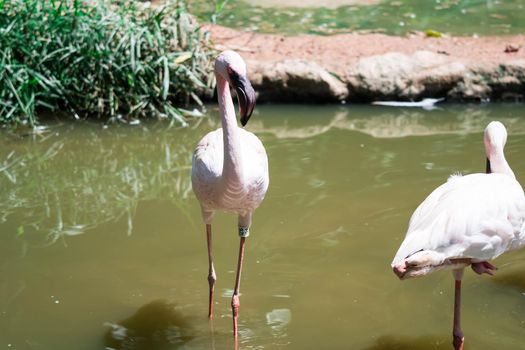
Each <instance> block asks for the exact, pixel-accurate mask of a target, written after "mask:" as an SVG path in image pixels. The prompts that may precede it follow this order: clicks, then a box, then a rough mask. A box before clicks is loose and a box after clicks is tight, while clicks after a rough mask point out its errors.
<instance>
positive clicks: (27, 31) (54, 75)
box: [0, 0, 214, 125]
mask: <svg viewBox="0 0 525 350" xmlns="http://www.w3.org/2000/svg"><path fill="white" fill-rule="evenodd" d="M140 6H142V5H141V4H140V3H139V4H138V5H137V4H136V2H135V1H130V0H120V1H111V2H108V1H103V0H91V1H80V0H57V1H49V0H0V123H2V124H10V123H14V124H29V125H35V124H37V123H38V116H39V115H41V112H46V111H51V112H56V111H63V112H65V113H66V114H67V115H70V116H73V117H75V118H77V119H81V118H88V117H89V118H93V117H95V118H101V119H104V120H108V119H109V120H111V119H119V120H128V121H129V120H133V119H136V118H169V119H171V120H172V121H177V122H179V123H180V124H182V125H185V124H186V121H185V118H186V117H187V115H188V114H191V113H190V112H189V111H187V110H185V109H182V108H181V107H182V106H186V105H188V104H190V103H196V104H199V105H202V104H201V102H200V99H199V96H202V95H203V94H204V93H205V92H208V93H209V91H211V90H212V89H213V84H214V80H213V75H212V71H213V69H212V60H213V56H214V52H213V50H212V49H211V48H210V46H209V45H208V38H207V33H206V32H204V31H203V30H201V29H200V27H199V26H198V24H197V23H196V21H195V20H194V17H193V16H192V15H191V14H189V13H188V12H187V11H186V4H185V1H183V0H171V1H168V2H167V3H166V4H165V5H164V6H161V7H158V8H154V9H152V8H140Z"/></svg>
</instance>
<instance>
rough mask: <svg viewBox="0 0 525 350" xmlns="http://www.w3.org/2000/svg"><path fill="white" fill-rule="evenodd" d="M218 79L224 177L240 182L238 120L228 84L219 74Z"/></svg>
mask: <svg viewBox="0 0 525 350" xmlns="http://www.w3.org/2000/svg"><path fill="white" fill-rule="evenodd" d="M216 77H217V94H218V99H219V112H220V115H221V124H222V137H223V142H224V163H223V167H222V175H223V177H224V178H227V179H228V180H240V179H241V178H242V164H241V163H242V158H241V142H240V140H239V128H238V126H237V119H236V118H235V108H234V106H233V100H232V96H231V93H230V87H229V84H228V82H227V81H226V80H225V79H224V78H222V77H221V76H220V75H219V74H217V75H216Z"/></svg>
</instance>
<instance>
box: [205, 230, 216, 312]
mask: <svg viewBox="0 0 525 350" xmlns="http://www.w3.org/2000/svg"><path fill="white" fill-rule="evenodd" d="M206 236H207V241H208V284H209V285H210V297H209V307H208V318H210V319H212V318H213V291H214V286H215V281H216V280H217V275H216V274H215V267H214V266H213V254H212V244H211V243H212V242H211V225H210V224H207V225H206Z"/></svg>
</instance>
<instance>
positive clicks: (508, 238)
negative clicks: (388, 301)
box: [392, 122, 525, 350]
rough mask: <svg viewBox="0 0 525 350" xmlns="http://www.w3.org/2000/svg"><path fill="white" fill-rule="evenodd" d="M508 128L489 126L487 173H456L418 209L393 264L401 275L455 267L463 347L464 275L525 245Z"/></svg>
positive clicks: (457, 338) (485, 269)
mask: <svg viewBox="0 0 525 350" xmlns="http://www.w3.org/2000/svg"><path fill="white" fill-rule="evenodd" d="M506 141H507V131H506V129H505V127H504V126H503V124H501V123H500V122H491V123H490V124H489V125H488V126H487V127H486V129H485V135H484V142H485V152H486V155H487V174H471V175H467V176H460V175H452V176H451V177H450V178H449V179H448V181H447V182H446V183H445V184H443V185H441V186H439V187H438V188H437V189H435V190H434V191H433V192H432V193H431V194H430V195H429V196H428V197H427V198H426V199H425V200H424V201H423V203H421V204H420V205H419V207H418V208H417V209H416V211H415V212H414V214H413V215H412V218H411V219H410V223H409V227H408V232H407V234H406V237H405V240H404V241H403V243H402V244H401V247H400V248H399V250H398V252H397V254H396V256H395V258H394V260H393V262H392V268H393V270H394V272H395V273H396V275H397V276H398V277H399V278H400V279H405V278H410V277H416V276H423V275H426V274H429V273H431V272H434V271H436V270H439V269H451V270H452V272H453V275H454V279H455V296H454V327H453V337H454V341H453V344H454V348H455V349H456V350H459V349H463V344H464V337H463V332H462V331H461V325H460V305H461V278H462V277H463V270H464V268H465V267H467V266H469V265H470V266H471V267H472V269H473V270H474V271H475V272H476V273H478V274H483V273H487V274H489V275H492V274H493V270H495V269H496V267H495V266H493V265H492V264H490V263H489V262H488V260H491V259H494V258H496V257H498V256H499V255H501V254H502V253H504V252H507V251H509V250H513V249H517V248H519V247H521V246H523V245H524V244H525V197H524V194H523V189H522V188H521V186H520V184H519V183H518V182H517V181H516V178H515V176H514V173H513V172H512V170H511V168H510V166H509V165H508V163H507V161H506V160H505V156H504V154H503V148H504V146H505V143H506Z"/></svg>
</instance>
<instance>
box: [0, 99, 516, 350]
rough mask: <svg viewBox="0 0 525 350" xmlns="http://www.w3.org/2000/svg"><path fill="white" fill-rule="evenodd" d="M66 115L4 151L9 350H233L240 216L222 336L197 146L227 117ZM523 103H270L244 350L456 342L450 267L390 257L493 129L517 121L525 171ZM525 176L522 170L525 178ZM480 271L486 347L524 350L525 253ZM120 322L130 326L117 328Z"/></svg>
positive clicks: (229, 255) (1, 306)
mask: <svg viewBox="0 0 525 350" xmlns="http://www.w3.org/2000/svg"><path fill="white" fill-rule="evenodd" d="M209 114H210V116H209V117H208V118H203V119H199V120H195V121H193V122H192V123H191V125H190V127H189V128H185V129H177V128H172V129H167V128H166V127H165V125H153V124H148V125H138V126H110V127H109V128H103V127H102V125H100V124H90V123H85V124H82V123H75V124H69V123H65V124H59V125H52V126H51V127H50V129H49V132H47V133H43V134H38V135H22V136H20V135H13V134H10V133H7V132H4V133H3V135H2V138H1V141H0V142H1V147H0V170H1V172H0V185H1V186H2V192H1V193H0V205H1V206H2V208H1V213H2V216H1V218H2V220H1V223H0V232H1V235H0V276H2V278H1V280H0V348H2V349H3V348H6V349H7V348H9V349H55V350H60V349H64V350H65V349H68V350H69V349H86V350H88V349H89V350H91V349H103V348H104V347H108V348H121V349H123V348H126V349H179V348H184V349H227V348H232V344H233V343H232V338H231V316H230V313H231V310H230V295H231V290H232V288H233V283H234V277H235V276H234V270H235V267H236V260H237V251H238V244H239V242H238V241H239V239H238V237H237V234H236V218H235V217H234V216H232V215H228V214H221V215H217V217H216V220H215V223H214V226H213V230H214V251H215V261H216V268H217V274H218V281H217V285H216V288H217V299H216V302H217V304H216V306H215V310H216V318H215V320H214V322H213V332H212V334H213V335H210V328H209V324H208V320H207V318H206V313H207V305H206V304H207V280H206V277H207V256H206V240H205V230H204V225H203V224H202V221H201V218H200V210H199V205H198V202H197V201H196V199H195V198H194V196H193V193H192V192H191V185H190V168H191V165H190V164H191V152H192V150H193V147H194V145H195V144H196V142H197V141H198V140H199V139H200V137H201V136H202V135H204V134H205V133H206V132H208V131H209V130H212V129H214V128H216V127H217V126H218V125H219V121H218V118H217V112H216V107H213V106H212V107H210V113H209ZM524 115H525V107H524V106H522V105H487V106H483V105H482V106H466V107H460V106H444V107H443V108H442V109H438V110H433V111H423V110H419V109H418V110H412V109H398V108H386V107H379V106H376V107H371V106H353V105H346V106H330V107H322V106H321V107H319V106H316V107H313V106H260V107H258V108H257V109H256V112H255V115H254V116H253V117H252V119H251V120H250V123H249V124H248V129H250V130H252V131H254V132H256V133H257V134H258V135H259V137H260V138H261V139H262V141H263V142H264V144H265V146H266V149H267V152H268V156H269V159H270V178H271V181H270V189H269V191H268V194H267V197H266V199H265V201H264V202H263V204H262V206H261V207H260V208H259V209H258V210H257V211H256V213H255V216H254V224H253V227H252V230H251V232H252V234H251V236H250V238H249V239H248V241H247V250H246V260H245V268H244V271H243V281H242V285H241V292H242V297H241V310H240V333H241V334H240V348H241V349H279V348H286V349H343V348H344V349H362V350H365V349H366V350H372V349H374V350H378V349H450V348H451V347H450V342H451V328H452V301H453V280H452V277H451V274H450V273H448V272H439V273H436V274H433V275H431V276H428V277H426V278H423V279H417V280H409V281H405V282H400V281H398V280H397V278H396V277H395V276H394V274H393V273H392V272H391V270H390V267H389V264H390V262H391V259H392V258H393V256H394V254H395V252H396V250H397V248H398V246H399V244H400V242H401V240H402V239H403V237H404V234H405V230H406V226H407V222H408V219H409V217H410V215H411V213H412V211H413V210H414V209H415V207H416V206H417V205H418V203H419V202H421V200H422V199H423V198H424V197H425V196H426V195H427V194H428V193H429V192H430V191H431V190H432V189H433V188H435V187H436V186H438V185H439V184H441V183H442V182H443V181H445V180H446V178H447V176H448V175H449V174H450V173H452V172H457V171H459V172H462V173H472V172H480V171H483V170H484V166H485V161H484V154H483V143H482V131H483V128H484V127H485V125H486V124H487V123H488V122H489V121H490V120H494V119H498V120H501V121H502V122H504V123H505V124H506V125H507V127H508V129H509V139H508V143H507V148H506V152H507V157H508V160H509V162H510V164H511V166H512V168H513V169H514V171H515V173H516V174H517V176H518V179H521V180H522V179H523V176H524V175H523V174H525V158H524V157H523V154H524V153H525V118H524V117H523V116H524ZM522 181H523V180H522ZM495 264H496V265H498V266H499V268H500V269H499V270H498V272H497V276H496V277H494V278H490V277H485V276H484V277H479V276H476V275H474V273H472V272H471V271H470V270H469V271H467V272H466V276H465V282H464V294H463V298H464V304H463V323H464V331H465V334H466V339H467V340H466V341H467V344H468V345H467V346H468V347H469V348H470V349H494V348H502V349H510V350H512V349H523V342H524V334H525V333H524V331H525V278H524V277H523V276H524V274H523V271H524V270H525V251H521V252H515V253H511V254H507V255H505V256H503V257H501V258H498V259H497V260H496V261H495ZM119 324H120V325H119Z"/></svg>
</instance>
